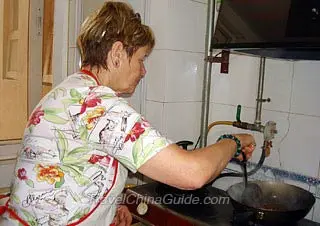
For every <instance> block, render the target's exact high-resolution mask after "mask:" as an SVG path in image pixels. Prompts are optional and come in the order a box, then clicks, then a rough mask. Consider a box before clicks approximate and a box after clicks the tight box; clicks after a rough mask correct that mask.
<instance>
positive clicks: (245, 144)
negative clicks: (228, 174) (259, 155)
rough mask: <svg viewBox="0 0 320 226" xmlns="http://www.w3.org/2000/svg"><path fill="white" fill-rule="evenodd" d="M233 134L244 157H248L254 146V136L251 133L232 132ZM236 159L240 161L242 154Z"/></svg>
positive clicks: (250, 155)
mask: <svg viewBox="0 0 320 226" xmlns="http://www.w3.org/2000/svg"><path fill="white" fill-rule="evenodd" d="M234 136H235V137H237V138H238V139H239V140H240V143H241V148H242V151H243V153H244V154H245V155H246V159H250V158H251V157H252V153H253V151H254V149H255V148H256V142H255V140H254V137H253V136H252V135H251V134H234ZM237 159H239V160H240V161H242V160H243V156H242V155H239V156H238V157H237Z"/></svg>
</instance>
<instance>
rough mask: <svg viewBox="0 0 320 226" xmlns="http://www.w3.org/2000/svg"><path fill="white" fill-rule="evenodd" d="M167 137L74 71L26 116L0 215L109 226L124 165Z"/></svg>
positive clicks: (43, 225) (23, 221)
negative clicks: (8, 187)
mask: <svg viewBox="0 0 320 226" xmlns="http://www.w3.org/2000/svg"><path fill="white" fill-rule="evenodd" d="M170 143H171V142H170V141H169V140H167V139H166V138H164V137H163V136H161V135H160V134H159V132H157V131H156V130H155V129H153V128H152V127H151V126H150V124H149V123H148V122H147V121H146V120H145V119H144V118H143V117H142V116H141V115H140V114H139V113H137V112H136V111H135V110H134V109H132V108H131V107H130V106H129V105H128V103H127V102H126V101H125V100H124V99H123V98H121V97H118V96H117V94H116V93H115V92H114V91H113V90H111V89H110V88H108V87H104V86H99V85H98V84H97V81H96V80H95V79H94V78H93V77H92V76H90V75H88V74H85V73H83V72H79V73H76V74H73V75H71V76H69V77H68V78H67V79H66V80H65V81H64V82H62V83H61V84H60V85H59V86H57V87H56V88H55V89H53V90H52V91H51V92H50V93H48V94H47V95H46V96H45V97H44V98H43V99H42V100H41V101H40V103H39V104H38V106H37V107H36V108H35V110H34V111H33V113H32V115H31V116H30V119H29V122H28V124H27V128H26V130H25V134H24V140H23V147H22V149H21V151H20V153H19V156H18V161H17V164H16V168H15V177H14V179H13V181H12V187H11V195H10V200H9V202H8V203H7V204H6V207H5V208H6V210H7V211H5V213H4V214H3V217H4V219H5V220H3V222H11V224H8V225H39V226H47V225H55V226H59V225H61V226H62V225H93V222H94V225H110V223H111V222H112V220H113V217H114V214H115V210H116V205H117V202H116V201H117V198H118V196H119V195H120V194H121V191H122V189H123V187H124V184H125V181H126V178H127V169H129V170H130V171H132V172H136V171H137V169H138V168H139V167H140V166H141V165H143V164H144V163H145V162H146V161H148V160H149V159H150V158H151V157H152V156H154V155H155V154H156V153H158V152H159V151H160V150H162V149H163V148H164V147H166V146H167V145H169V144H170ZM0 222H1V220H0ZM0 224H1V225H5V224H4V223H0Z"/></svg>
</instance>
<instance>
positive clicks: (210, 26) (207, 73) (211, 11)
mask: <svg viewBox="0 0 320 226" xmlns="http://www.w3.org/2000/svg"><path fill="white" fill-rule="evenodd" d="M214 18H215V0H208V9H207V28H206V40H205V45H206V46H205V54H206V56H205V58H207V57H211V56H212V50H211V40H212V34H213V31H214ZM204 68H205V70H204V77H203V89H202V107H201V127H200V143H199V145H200V147H204V146H206V145H207V129H208V119H209V104H210V85H211V71H212V64H211V63H210V62H208V61H207V60H205V62H204Z"/></svg>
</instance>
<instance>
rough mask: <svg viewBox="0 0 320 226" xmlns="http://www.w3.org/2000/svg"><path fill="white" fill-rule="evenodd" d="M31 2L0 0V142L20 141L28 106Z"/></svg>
mask: <svg viewBox="0 0 320 226" xmlns="http://www.w3.org/2000/svg"><path fill="white" fill-rule="evenodd" d="M28 21H29V0H0V141H3V140H18V139H21V137H22V134H23V130H24V127H25V125H26V122H27V112H28V109H27V106H28V24H29V23H28Z"/></svg>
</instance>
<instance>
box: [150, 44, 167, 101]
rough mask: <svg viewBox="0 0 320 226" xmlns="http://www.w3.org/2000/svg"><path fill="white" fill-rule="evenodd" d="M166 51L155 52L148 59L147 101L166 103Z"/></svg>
mask: <svg viewBox="0 0 320 226" xmlns="http://www.w3.org/2000/svg"><path fill="white" fill-rule="evenodd" d="M166 75H167V70H166V51H165V50H153V52H152V54H151V55H150V57H149V59H148V64H147V74H146V77H145V79H146V87H147V90H146V98H147V100H153V101H160V102H164V100H165V92H164V90H165V83H166Z"/></svg>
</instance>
